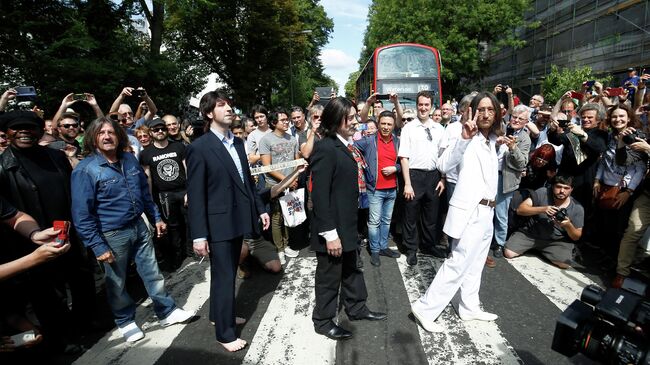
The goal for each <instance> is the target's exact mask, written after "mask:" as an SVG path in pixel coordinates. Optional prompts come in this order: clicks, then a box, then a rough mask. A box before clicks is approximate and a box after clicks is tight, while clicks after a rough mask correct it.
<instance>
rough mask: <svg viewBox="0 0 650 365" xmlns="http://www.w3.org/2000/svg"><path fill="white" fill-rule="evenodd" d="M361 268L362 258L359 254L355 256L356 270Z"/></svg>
mask: <svg viewBox="0 0 650 365" xmlns="http://www.w3.org/2000/svg"><path fill="white" fill-rule="evenodd" d="M361 269H363V260H362V259H361V255H359V256H358V257H357V270H361Z"/></svg>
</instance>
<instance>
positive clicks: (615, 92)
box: [607, 87, 625, 96]
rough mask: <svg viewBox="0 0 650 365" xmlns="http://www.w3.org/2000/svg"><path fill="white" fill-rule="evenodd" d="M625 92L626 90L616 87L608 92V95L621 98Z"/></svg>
mask: <svg viewBox="0 0 650 365" xmlns="http://www.w3.org/2000/svg"><path fill="white" fill-rule="evenodd" d="M624 90H625V89H623V88H622V87H615V88H612V89H609V90H607V94H608V95H609V96H621V95H623V92H624Z"/></svg>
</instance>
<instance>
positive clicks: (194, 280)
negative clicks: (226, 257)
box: [74, 261, 210, 365]
mask: <svg viewBox="0 0 650 365" xmlns="http://www.w3.org/2000/svg"><path fill="white" fill-rule="evenodd" d="M209 278H210V265H209V264H206V265H205V267H203V266H199V265H198V264H197V263H196V262H194V261H193V262H190V263H189V264H187V265H186V266H184V267H183V269H181V270H179V271H178V272H177V273H176V274H174V276H172V277H171V278H170V279H168V280H165V287H166V288H167V291H168V292H169V294H170V295H171V296H172V298H174V299H175V300H176V304H177V305H178V306H179V307H182V308H183V309H185V310H187V311H194V312H198V310H199V309H200V308H201V306H203V304H204V303H206V301H207V300H208V298H209V297H210V280H209ZM152 304H153V303H152V301H151V299H149V298H147V300H145V301H144V302H143V303H142V304H140V305H139V306H138V310H137V311H136V323H138V324H139V325H140V328H142V331H144V333H145V337H144V339H142V340H140V341H138V342H136V343H135V344H133V345H130V344H127V343H126V342H125V341H124V339H123V337H122V335H121V334H120V332H119V330H118V329H117V328H116V329H115V330H114V331H112V332H109V333H107V334H106V335H105V336H104V337H103V338H102V339H100V340H99V341H98V342H97V343H96V344H95V345H94V346H93V347H92V348H90V349H89V350H88V351H86V352H85V353H84V354H83V355H82V356H81V357H80V358H79V359H77V361H75V362H74V364H78V365H85V364H88V365H95V364H120V365H129V364H134V365H141V364H153V363H155V362H156V361H157V360H158V359H159V358H160V356H161V355H162V354H163V353H164V352H165V350H167V348H168V347H169V346H171V344H172V342H173V341H174V339H175V338H176V337H177V336H178V334H179V333H181V331H182V330H183V328H184V327H185V324H175V325H173V326H169V327H164V328H163V327H160V326H159V325H158V319H157V318H156V315H155V314H154V311H153V306H152Z"/></svg>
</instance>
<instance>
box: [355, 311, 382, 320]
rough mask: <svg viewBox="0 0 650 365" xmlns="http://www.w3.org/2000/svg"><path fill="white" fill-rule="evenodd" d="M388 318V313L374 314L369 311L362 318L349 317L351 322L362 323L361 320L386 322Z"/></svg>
mask: <svg viewBox="0 0 650 365" xmlns="http://www.w3.org/2000/svg"><path fill="white" fill-rule="evenodd" d="M387 317H388V316H387V315H386V313H381V312H373V311H370V310H369V311H368V313H366V314H364V315H361V316H348V318H350V320H351V321H361V320H366V321H384V320H386V318H387Z"/></svg>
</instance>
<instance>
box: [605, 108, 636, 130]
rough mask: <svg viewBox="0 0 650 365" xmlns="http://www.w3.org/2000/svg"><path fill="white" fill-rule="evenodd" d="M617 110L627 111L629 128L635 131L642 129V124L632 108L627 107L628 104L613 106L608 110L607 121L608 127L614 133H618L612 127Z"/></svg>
mask: <svg viewBox="0 0 650 365" xmlns="http://www.w3.org/2000/svg"><path fill="white" fill-rule="evenodd" d="M616 109H621V110H625V112H626V113H627V126H628V127H632V128H634V129H641V128H642V126H641V123H640V122H639V118H637V117H636V113H635V112H634V110H632V108H630V107H629V106H627V105H626V104H616V105H613V106H611V107H610V108H609V109H608V110H607V119H606V126H607V127H610V128H612V133H614V134H616V133H618V132H617V131H616V130H615V129H614V128H613V127H612V114H613V113H614V110H616Z"/></svg>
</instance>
